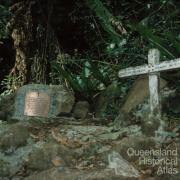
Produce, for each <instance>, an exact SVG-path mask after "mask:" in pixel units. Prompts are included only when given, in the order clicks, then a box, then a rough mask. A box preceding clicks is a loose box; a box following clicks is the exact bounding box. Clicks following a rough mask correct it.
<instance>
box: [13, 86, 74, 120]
mask: <svg viewBox="0 0 180 180" xmlns="http://www.w3.org/2000/svg"><path fill="white" fill-rule="evenodd" d="M74 99H75V98H74V94H73V92H71V91H69V90H68V89H67V88H65V87H64V86H61V85H42V84H28V85H25V86H23V87H21V88H20V89H18V91H17V95H16V99H15V112H14V116H13V118H14V119H19V120H24V119H28V118H29V117H42V118H52V117H56V116H58V115H60V114H61V113H70V112H71V110H72V107H73V105H74Z"/></svg>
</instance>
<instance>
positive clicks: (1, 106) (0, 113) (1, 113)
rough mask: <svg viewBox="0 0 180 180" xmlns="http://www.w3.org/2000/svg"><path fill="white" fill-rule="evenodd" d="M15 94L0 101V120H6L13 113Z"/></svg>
mask: <svg viewBox="0 0 180 180" xmlns="http://www.w3.org/2000/svg"><path fill="white" fill-rule="evenodd" d="M14 100H15V94H14V93H13V94H11V95H6V96H4V97H3V98H2V99H0V119H1V120H8V119H9V118H11V116H12V115H13V112H14Z"/></svg>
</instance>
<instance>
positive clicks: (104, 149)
mask: <svg viewBox="0 0 180 180" xmlns="http://www.w3.org/2000/svg"><path fill="white" fill-rule="evenodd" d="M110 149H111V146H103V147H102V148H100V149H98V151H97V152H98V153H104V152H106V151H109V150H110Z"/></svg>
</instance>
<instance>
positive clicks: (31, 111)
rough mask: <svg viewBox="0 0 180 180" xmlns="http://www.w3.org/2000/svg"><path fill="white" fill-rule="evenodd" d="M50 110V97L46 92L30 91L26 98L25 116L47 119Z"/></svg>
mask: <svg viewBox="0 0 180 180" xmlns="http://www.w3.org/2000/svg"><path fill="white" fill-rule="evenodd" d="M49 109H50V96H49V95H48V94H47V93H45V92H38V91H29V92H27V93H26V96H25V107H24V115H26V116H39V117H47V116H48V113H49Z"/></svg>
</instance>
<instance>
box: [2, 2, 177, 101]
mask: <svg viewBox="0 0 180 180" xmlns="http://www.w3.org/2000/svg"><path fill="white" fill-rule="evenodd" d="M179 11H180V1H178V0H177V1H176V0H133V1H132V0H121V1H120V0H76V1H75V0H74V1H73V0H65V1H64V0H51V1H50V0H26V1H25V0H24V1H23V0H4V1H3V0H1V1H0V69H1V71H0V83H1V86H0V90H1V93H2V94H1V95H5V94H9V93H11V92H13V91H15V90H16V89H17V88H19V87H20V86H22V85H24V84H27V83H32V82H33V83H44V84H64V85H65V86H67V87H69V88H72V89H73V90H74V91H75V93H76V96H77V97H79V98H83V99H88V100H90V101H91V100H93V98H94V97H95V96H96V95H97V94H99V93H101V92H102V91H105V90H106V89H107V88H108V87H111V86H116V90H117V91H116V93H118V94H119V93H121V92H124V91H126V90H127V89H128V88H129V87H130V86H131V84H132V82H133V80H134V78H129V79H128V81H127V79H125V80H124V79H119V78H118V76H117V73H118V70H120V69H122V68H125V67H130V66H136V65H141V64H144V63H147V54H148V50H149V49H150V48H158V49H159V50H160V51H161V61H163V60H167V59H169V60H170V59H175V58H177V57H178V55H179V54H180V34H179V30H180V12H179ZM162 76H163V77H164V78H165V79H167V80H168V81H169V83H171V84H172V85H173V86H176V88H177V89H179V87H180V81H179V76H180V73H179V71H173V74H172V73H163V74H162Z"/></svg>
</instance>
